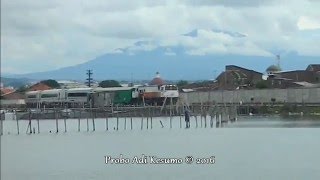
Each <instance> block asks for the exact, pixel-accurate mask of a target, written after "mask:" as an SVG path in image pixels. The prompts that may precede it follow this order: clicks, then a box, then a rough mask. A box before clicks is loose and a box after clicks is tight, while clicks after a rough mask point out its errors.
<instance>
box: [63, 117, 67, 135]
mask: <svg viewBox="0 0 320 180" xmlns="http://www.w3.org/2000/svg"><path fill="white" fill-rule="evenodd" d="M63 121H64V132H67V119H66V117H64V119H63Z"/></svg>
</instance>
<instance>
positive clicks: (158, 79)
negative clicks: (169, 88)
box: [149, 72, 165, 86]
mask: <svg viewBox="0 0 320 180" xmlns="http://www.w3.org/2000/svg"><path fill="white" fill-rule="evenodd" d="M164 84H165V81H164V80H163V79H161V77H160V73H159V72H157V73H156V77H155V78H153V79H152V81H150V83H149V85H157V86H161V85H164Z"/></svg>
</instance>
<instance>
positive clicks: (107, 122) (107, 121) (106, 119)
mask: <svg viewBox="0 0 320 180" xmlns="http://www.w3.org/2000/svg"><path fill="white" fill-rule="evenodd" d="M105 116H106V131H108V124H109V123H108V115H107V111H105Z"/></svg>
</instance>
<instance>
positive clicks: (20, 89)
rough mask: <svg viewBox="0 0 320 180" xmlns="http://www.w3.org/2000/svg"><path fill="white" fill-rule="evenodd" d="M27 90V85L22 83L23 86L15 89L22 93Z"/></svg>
mask: <svg viewBox="0 0 320 180" xmlns="http://www.w3.org/2000/svg"><path fill="white" fill-rule="evenodd" d="M27 90H28V86H26V85H24V86H20V87H19V88H18V89H17V90H16V92H18V93H22V94H24V93H25V92H26V91H27Z"/></svg>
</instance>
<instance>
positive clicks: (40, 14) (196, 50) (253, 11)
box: [1, 0, 320, 73]
mask: <svg viewBox="0 0 320 180" xmlns="http://www.w3.org/2000/svg"><path fill="white" fill-rule="evenodd" d="M319 9H320V0H319V1H318V0H274V1H273V0H241V1H238V0H163V1H162V0H157V1H153V0H140V1H128V0H68V1H61V0H1V73H28V72H36V71H46V70H53V69H57V68H60V67H65V66H70V65H75V64H79V63H83V62H86V61H88V60H90V59H94V58H95V57H97V56H99V55H102V54H105V53H122V52H121V51H119V49H121V48H126V47H133V45H134V44H135V43H136V42H138V41H140V42H149V43H146V44H144V45H143V46H139V48H136V49H134V48H133V49H132V51H150V50H152V49H154V48H156V47H159V46H181V47H184V48H185V49H187V51H186V52H185V53H186V54H188V55H190V56H205V55H208V54H233V55H248V56H270V57H272V56H274V54H285V53H288V52H295V53H297V54H298V55H302V56H313V57H314V56H316V57H320V11H319ZM195 30H196V31H195ZM193 32H196V36H195V35H194V34H192V33H193ZM168 55H174V52H168Z"/></svg>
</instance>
